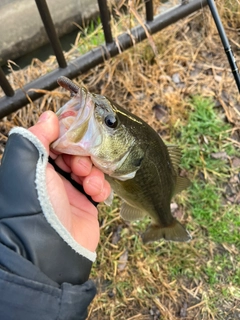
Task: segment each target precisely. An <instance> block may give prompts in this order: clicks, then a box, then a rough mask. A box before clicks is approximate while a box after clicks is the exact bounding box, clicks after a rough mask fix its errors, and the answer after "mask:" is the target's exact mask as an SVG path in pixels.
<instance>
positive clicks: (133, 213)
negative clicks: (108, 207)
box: [120, 202, 146, 221]
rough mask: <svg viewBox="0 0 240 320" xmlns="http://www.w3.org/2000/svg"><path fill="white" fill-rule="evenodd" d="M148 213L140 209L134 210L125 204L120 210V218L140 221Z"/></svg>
mask: <svg viewBox="0 0 240 320" xmlns="http://www.w3.org/2000/svg"><path fill="white" fill-rule="evenodd" d="M145 215H146V213H145V212H144V211H142V210H140V209H138V208H134V207H132V206H130V205H129V204H127V203H126V202H124V203H123V204H122V206H121V209H120V216H121V217H122V218H123V219H124V220H126V221H134V220H140V219H142V218H143V217H145Z"/></svg>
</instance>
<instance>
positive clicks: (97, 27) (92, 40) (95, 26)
mask: <svg viewBox="0 0 240 320" xmlns="http://www.w3.org/2000/svg"><path fill="white" fill-rule="evenodd" d="M104 41H105V38H104V33H103V29H102V24H101V20H100V18H98V19H97V20H96V21H91V22H90V24H89V25H88V26H87V27H86V28H84V29H82V30H81V36H80V38H79V42H78V50H79V53H80V54H84V53H87V52H88V51H90V50H92V49H93V48H96V47H97V46H99V45H101V44H103V43H104Z"/></svg>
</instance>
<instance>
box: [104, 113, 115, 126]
mask: <svg viewBox="0 0 240 320" xmlns="http://www.w3.org/2000/svg"><path fill="white" fill-rule="evenodd" d="M104 121H105V124H106V125H107V126H108V127H109V128H113V129H114V128H116V126H117V124H118V121H117V118H116V117H115V116H114V115H113V114H109V115H107V116H106V118H105V119H104Z"/></svg>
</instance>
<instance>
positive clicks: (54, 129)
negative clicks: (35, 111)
mask: <svg viewBox="0 0 240 320" xmlns="http://www.w3.org/2000/svg"><path fill="white" fill-rule="evenodd" d="M28 130H29V131H31V132H32V133H33V134H34V135H35V136H36V137H37V138H38V139H39V140H40V141H41V142H42V144H43V145H44V147H45V148H46V150H47V152H49V145H50V144H51V143H52V142H53V141H54V140H56V139H57V138H58V136H59V122H58V117H57V116H56V114H55V113H54V112H52V111H46V112H44V113H43V114H42V115H41V116H40V118H39V120H38V122H37V123H36V124H35V125H34V126H33V127H30V128H29V129H28Z"/></svg>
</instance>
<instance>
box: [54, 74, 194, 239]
mask: <svg viewBox="0 0 240 320" xmlns="http://www.w3.org/2000/svg"><path fill="white" fill-rule="evenodd" d="M58 83H59V84H60V85H61V86H62V87H64V88H66V89H67V90H69V91H70V92H71V94H72V98H71V100H70V101H69V102H67V103H66V104H65V105H64V106H63V107H62V108H60V109H59V111H58V112H57V115H58V117H59V123H60V135H59V138H58V139H57V140H56V141H55V142H54V143H53V144H52V148H53V149H54V150H56V151H59V152H62V153H66V154H72V155H81V156H89V157H90V158H91V160H92V162H93V164H94V165H95V166H96V167H97V168H99V169H100V170H101V171H103V172H104V173H105V176H106V179H107V180H108V181H109V183H110V185H111V187H112V189H113V190H114V191H115V192H116V194H118V195H119V197H120V198H122V199H123V204H122V206H121V209H120V215H121V216H122V218H123V219H125V220H128V221H133V220H138V219H141V218H143V217H145V216H146V215H149V216H150V217H151V220H152V223H151V224H150V226H149V227H148V229H147V230H146V232H145V233H144V234H143V236H142V239H143V242H144V243H146V242H150V241H156V240H159V239H161V238H164V239H166V240H172V241H188V240H190V239H191V236H190V235H189V233H188V232H187V231H186V230H185V228H184V227H183V226H182V225H181V224H180V223H179V222H178V221H177V220H176V219H175V218H174V217H173V216H172V214H171V210H170V202H171V199H172V197H173V195H174V194H176V193H178V192H180V191H181V190H183V189H184V188H185V187H187V186H188V185H189V180H188V179H187V178H184V177H181V176H179V175H178V166H179V161H180V158H181V152H180V150H179V148H178V147H176V146H172V145H170V146H166V145H165V144H164V142H163V141H162V139H161V138H160V136H159V135H158V134H157V132H155V131H154V130H153V129H152V128H151V127H150V126H149V125H148V124H147V123H146V122H144V121H143V120H142V119H140V118H139V117H137V116H135V115H133V114H132V113H130V112H128V111H127V110H125V109H123V108H122V107H120V106H119V105H117V104H116V103H114V102H112V101H111V100H109V99H108V98H106V97H105V96H101V95H98V94H93V93H90V92H89V91H88V90H86V89H85V88H83V87H81V88H80V87H78V86H77V85H76V84H74V83H73V82H72V81H70V80H69V79H68V78H65V77H60V78H59V79H58Z"/></svg>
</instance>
